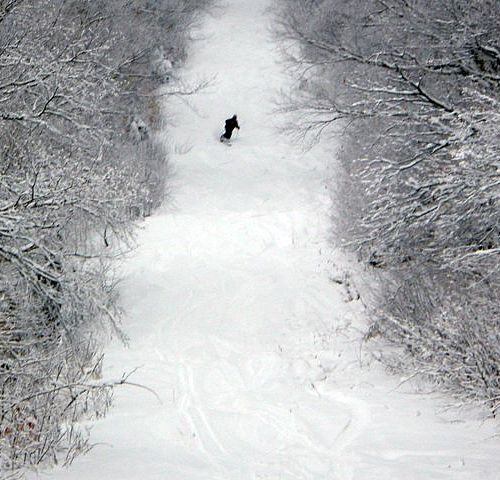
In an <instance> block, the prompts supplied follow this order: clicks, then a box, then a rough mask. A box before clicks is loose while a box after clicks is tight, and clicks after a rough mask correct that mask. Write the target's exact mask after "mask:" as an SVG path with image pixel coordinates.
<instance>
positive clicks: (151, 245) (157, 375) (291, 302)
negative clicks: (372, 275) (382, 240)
mask: <svg viewBox="0 0 500 480" xmlns="http://www.w3.org/2000/svg"><path fill="white" fill-rule="evenodd" d="M268 3H269V2H268V1H266V0H252V1H250V0H231V1H230V2H228V4H227V5H226V6H224V7H223V8H221V9H220V10H218V11H217V13H216V15H214V16H213V17H209V18H207V19H206V21H205V23H204V27H203V29H202V30H201V31H198V32H197V36H198V37H199V38H198V40H197V42H196V43H195V45H194V47H193V50H194V51H193V54H192V56H191V59H190V63H189V65H188V68H187V71H186V76H187V77H188V78H192V79H195V78H201V77H211V76H213V75H216V76H217V77H216V79H215V81H214V84H213V85H212V86H211V87H210V88H209V89H208V90H207V91H205V92H203V93H201V94H199V95H197V96H196V97H193V98H190V99H189V100H188V102H190V105H188V103H186V99H185V98H184V99H182V100H181V99H179V100H176V101H174V102H173V103H171V104H170V107H169V108H170V110H172V108H173V109H174V111H175V112H176V115H175V118H171V119H169V120H170V122H172V123H173V124H174V127H172V129H171V130H170V132H171V135H170V137H171V138H172V139H173V140H172V141H173V145H172V149H173V151H174V152H175V153H174V155H173V158H172V167H173V171H174V176H173V179H172V181H173V186H172V196H171V198H170V200H169V202H168V203H167V204H166V206H165V207H164V208H163V210H162V211H160V212H159V213H157V214H156V215H155V216H154V217H152V218H150V219H148V221H147V222H146V225H145V228H144V230H143V231H142V232H141V235H140V237H139V242H140V248H139V249H138V251H137V252H136V254H135V255H134V256H133V258H130V260H129V261H128V262H127V263H126V265H125V266H124V269H125V273H126V278H125V281H124V283H123V287H122V297H123V305H124V308H125V311H126V313H127V318H126V321H125V325H124V328H125V330H126V331H127V333H128V334H129V335H130V337H131V343H130V347H129V348H124V347H123V346H121V345H119V344H114V345H113V346H112V347H111V348H110V350H109V352H108V356H107V363H106V367H105V370H104V374H105V377H106V378H118V377H120V376H121V373H122V372H128V371H131V370H133V369H134V368H136V367H140V368H139V369H138V371H137V372H136V373H135V374H134V375H133V376H132V377H131V381H133V382H137V383H139V384H142V385H145V386H147V387H148V388H150V389H153V390H154V391H155V392H156V394H157V396H155V395H153V394H152V393H151V392H150V391H148V390H145V389H141V388H138V387H131V386H123V387H121V388H119V389H118V390H117V392H116V402H115V407H114V408H113V409H112V410H111V412H110V413H109V415H108V417H107V418H106V419H105V420H103V421H100V422H98V423H97V424H96V426H95V428H94V431H93V434H92V440H93V441H94V442H96V443H97V444H98V445H97V446H96V448H95V449H94V450H93V451H92V452H91V453H90V454H89V455H87V456H85V457H82V458H79V459H77V461H75V463H74V464H73V465H72V467H71V468H70V469H68V470H60V471H56V472H53V473H51V474H50V475H49V478H52V479H61V480H63V479H64V480H103V479H104V480H132V479H134V480H138V479H141V480H160V479H161V480H197V479H199V480H202V479H203V480H250V479H251V480H257V479H267V480H271V479H272V480H278V479H279V480H298V479H301V480H302V479H303V480H322V479H324V480H335V479H339V480H350V479H356V480H378V479H380V480H382V479H384V480H388V479H391V480H394V479H411V480H413V479H415V480H432V479H444V478H450V479H454V480H458V479H463V480H475V479H477V480H479V479H481V480H488V479H491V480H493V479H497V478H500V477H499V475H500V474H499V473H498V471H499V467H500V455H498V452H499V447H500V441H499V440H498V439H495V438H490V437H491V436H492V435H493V434H494V432H495V429H494V424H493V422H491V423H487V424H481V423H480V422H474V421H466V422H463V423H458V422H454V423H450V422H447V421H446V420H445V418H444V416H443V415H440V414H439V413H438V412H439V408H440V407H441V406H442V405H441V403H440V401H438V400H437V399H436V398H432V397H430V396H422V395H411V394H408V393H407V394H405V393H403V392H402V391H401V390H397V389H396V386H397V379H394V378H390V377H387V376H385V375H384V374H383V372H382V371H381V368H380V367H378V366H375V367H371V368H367V367H361V366H360V363H359V342H358V336H359V333H356V332H357V330H356V324H357V322H359V321H360V320H359V319H360V316H361V315H362V313H361V312H362V310H361V306H360V305H359V304H358V302H356V301H353V302H346V295H345V292H344V290H343V287H342V286H339V285H337V284H335V283H334V282H331V281H330V280H329V272H330V271H331V269H332V268H335V269H337V270H338V271H341V270H342V268H343V267H342V265H336V266H333V265H331V263H329V261H330V259H331V258H333V257H332V255H331V252H330V247H329V246H328V238H327V237H328V224H329V219H328V214H329V208H330V200H329V194H328V190H327V188H326V182H327V176H328V175H329V174H330V173H329V170H328V165H329V163H330V159H331V157H332V155H333V149H332V150H329V149H328V148H327V146H325V145H318V146H316V147H315V148H314V149H313V150H311V151H309V152H308V153H307V154H304V153H302V152H301V151H300V150H299V149H298V148H297V147H295V146H293V145H291V144H290V143H289V142H288V140H287V139H286V138H283V137H279V136H277V135H276V133H275V131H274V130H273V125H275V124H277V125H279V123H280V121H282V119H280V118H278V117H276V118H274V119H273V118H272V116H271V114H270V113H271V111H272V109H273V104H272V98H273V96H274V95H275V93H276V90H277V89H279V88H280V86H282V85H283V84H284V82H286V77H285V75H284V74H283V73H282V72H281V66H280V65H279V63H277V61H278V60H279V54H278V52H277V47H276V45H275V44H273V42H272V40H271V38H270V37H269V34H268V28H269V23H268V16H267V15H266V13H265V8H266V6H267V5H268ZM233 113H237V114H238V115H239V120H240V123H241V127H242V128H241V132H240V133H239V135H238V136H237V138H236V139H235V140H234V144H233V146H232V147H231V148H228V147H226V146H224V145H222V144H220V143H219V142H218V141H217V138H218V136H219V135H220V128H221V127H222V125H223V121H224V119H225V118H227V117H228V116H231V115H232V114H233ZM335 258H340V257H339V256H338V255H337V256H336V257H335Z"/></svg>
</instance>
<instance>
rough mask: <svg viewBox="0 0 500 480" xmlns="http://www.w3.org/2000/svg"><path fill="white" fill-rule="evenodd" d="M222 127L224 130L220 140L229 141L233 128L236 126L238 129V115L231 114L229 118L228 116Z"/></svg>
mask: <svg viewBox="0 0 500 480" xmlns="http://www.w3.org/2000/svg"><path fill="white" fill-rule="evenodd" d="M224 128H225V130H226V131H225V132H224V133H223V134H222V135H221V136H220V141H221V142H227V141H229V140H230V138H231V135H232V133H233V130H234V129H235V128H237V129H238V130H239V129H240V126H239V125H238V117H237V116H236V115H233V116H232V117H231V118H228V119H227V120H226V125H225V127H224Z"/></svg>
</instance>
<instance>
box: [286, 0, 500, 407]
mask: <svg viewBox="0 0 500 480" xmlns="http://www.w3.org/2000/svg"><path fill="white" fill-rule="evenodd" d="M277 20H278V25H279V29H280V33H281V37H282V38H283V39H284V40H285V42H286V44H287V45H288V46H289V48H288V53H289V59H290V64H291V65H292V67H293V68H295V69H296V71H298V73H299V78H300V81H299V82H298V85H297V88H296V89H295V90H294V91H293V92H292V93H291V95H290V97H289V98H288V100H287V102H286V103H285V105H284V107H285V108H286V109H287V110H289V111H294V112H298V113H299V114H300V115H301V121H300V122H298V123H297V124H298V125H299V127H298V129H295V132H296V133H299V134H301V135H307V134H310V133H311V134H315V135H316V134H318V132H323V131H329V132H331V133H333V132H334V133H337V134H338V135H339V138H340V142H341V143H342V148H341V149H340V151H339V159H340V163H341V166H340V168H342V170H343V174H342V177H343V181H344V183H343V185H339V186H338V190H339V192H340V195H339V201H340V202H342V204H341V206H339V207H338V209H337V212H336V213H337V216H338V222H337V233H338V237H339V238H342V239H345V243H346V244H349V245H351V246H354V247H355V248H356V249H357V251H358V252H359V254H360V258H361V259H362V260H363V261H365V262H366V263H367V264H369V265H371V266H373V267H377V268H378V269H379V270H380V271H381V275H383V276H384V278H385V283H384V285H385V288H384V290H383V291H382V292H381V293H380V295H379V298H378V303H377V305H376V307H377V314H376V316H377V328H378V330H379V331H380V332H382V333H383V334H385V335H386V336H388V337H389V338H391V339H392V340H393V341H394V342H395V343H397V344H403V345H404V346H405V347H407V351H408V352H409V353H410V358H412V359H413V360H412V361H415V362H416V364H417V366H418V368H419V369H420V370H421V371H425V372H427V373H429V374H430V375H432V376H433V377H434V378H436V379H437V380H438V381H440V382H443V383H444V384H445V385H446V387H447V388H450V389H451V390H455V391H459V392H460V393H462V394H463V393H466V395H467V396H468V397H469V398H473V397H476V398H477V397H480V398H483V399H484V398H494V397H495V395H496V396H497V395H498V393H499V390H498V389H499V382H498V376H497V375H496V373H494V372H496V371H497V368H498V361H499V358H500V355H499V350H498V343H497V336H498V332H499V327H500V325H498V319H499V315H498V313H499V312H498V305H499V297H498V292H499V291H500V288H499V287H500V284H499V283H500V282H499V280H500V276H499V268H498V265H499V259H500V244H499V241H500V231H499V220H500V216H499V211H500V210H499V200H500V155H499V153H500V137H499V136H498V133H497V132H498V131H499V128H500V114H499V113H500V110H499V106H500V103H499V102H500V44H499V41H498V35H497V33H496V32H497V25H498V22H499V21H500V4H499V3H498V2H495V1H467V2H466V1H464V0H446V1H443V2H432V1H430V0H415V1H412V2H406V1H403V0H371V1H368V2H366V1H357V0H353V1H349V2H344V1H337V0H317V1H316V0H315V1H308V2H299V1H295V0H289V1H287V2H285V4H284V6H281V7H280V8H279V13H278V17H277ZM335 126H337V127H338V128H334V127H335ZM340 132H342V136H340ZM342 205H343V207H342ZM353 219H355V220H356V221H354V222H353ZM390 284H392V285H393V287H392V288H389V287H388V285H390ZM471 338H473V339H474V340H471ZM479 341H480V342H481V344H482V345H484V348H482V349H481V353H480V354H479V353H478V352H475V351H474V345H478V342H479ZM469 343H471V345H469ZM466 345H469V346H468V347H467V348H466V347H465V346H466ZM468 348H469V349H470V351H468ZM402 363H408V360H406V361H405V362H402ZM480 364H481V365H483V364H484V365H485V367H484V369H485V371H487V372H488V373H484V372H483V370H484V369H483V367H480ZM423 365H426V367H424V366H423ZM429 365H430V366H429ZM450 372H454V373H453V375H450ZM471 372H472V373H471ZM481 372H482V373H481Z"/></svg>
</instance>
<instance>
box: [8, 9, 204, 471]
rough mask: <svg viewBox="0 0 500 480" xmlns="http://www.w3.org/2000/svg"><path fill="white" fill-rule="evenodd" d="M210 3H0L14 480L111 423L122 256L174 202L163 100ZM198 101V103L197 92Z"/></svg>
mask: <svg viewBox="0 0 500 480" xmlns="http://www.w3.org/2000/svg"><path fill="white" fill-rule="evenodd" d="M207 4H208V0H157V1H148V0H131V1H123V0H0V477H2V478H4V477H5V476H7V475H8V474H9V472H10V474H11V475H12V476H15V475H18V474H19V472H20V471H21V469H22V468H23V467H26V466H38V465H42V464H50V463H56V462H59V463H64V462H69V461H71V460H72V458H73V457H74V456H75V455H77V454H79V453H81V452H83V451H85V449H86V448H87V443H86V438H85V436H84V435H82V432H81V431H80V430H78V429H76V428H75V426H74V425H75V423H76V422H77V421H79V420H81V419H82V418H87V419H88V418H93V417H96V416H99V415H102V414H104V413H105V411H106V408H107V406H108V405H109V402H110V397H111V386H110V385H103V384H102V382H99V370H100V366H101V360H102V355H101V347H102V344H103V338H104V337H106V338H107V337H108V336H109V334H111V333H113V331H114V332H115V333H119V331H118V328H117V326H116V317H117V311H116V306H115V303H114V279H113V277H112V275H111V273H110V271H109V265H110V260H111V259H112V257H114V256H115V255H116V254H117V251H118V248H117V246H118V245H119V244H120V245H123V244H124V242H127V241H128V240H129V239H130V238H131V234H132V232H133V221H134V220H135V219H137V218H138V217H140V216H144V215H148V214H149V213H150V212H151V210H152V209H153V208H154V207H155V206H157V205H158V204H159V203H160V202H161V200H162V196H163V193H164V183H165V178H166V166H167V158H166V151H165V147H164V144H163V143H162V142H160V141H159V140H158V133H157V131H158V129H159V127H160V118H161V116H160V103H159V100H158V98H157V97H155V92H157V91H158V88H160V91H162V92H163V93H166V94H168V92H169V91H173V90H175V91H176V92H179V91H180V88H181V87H179V85H178V82H176V80H175V71H176V69H177V67H178V66H179V65H180V64H181V63H182V62H183V60H184V59H185V56H186V46H187V41H188V32H189V28H190V26H191V25H192V23H193V22H194V21H195V20H196V16H197V13H198V12H199V11H200V9H202V8H204V7H206V5H207ZM182 93H188V92H182Z"/></svg>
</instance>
